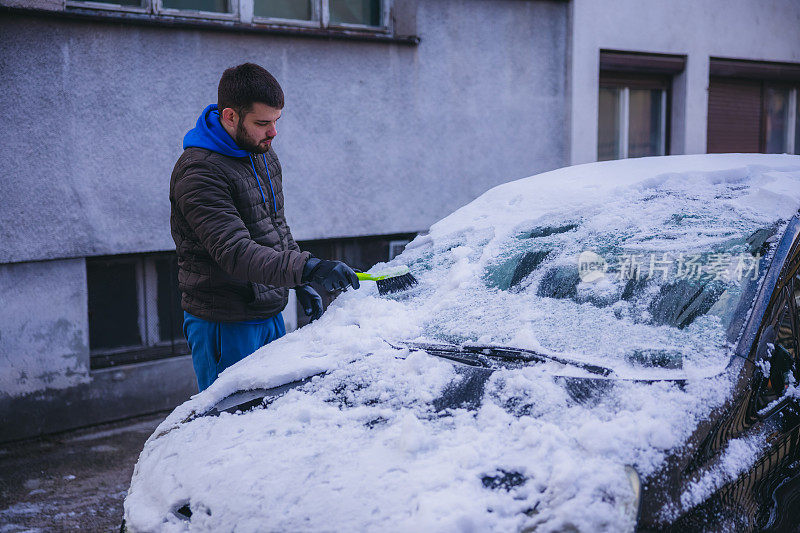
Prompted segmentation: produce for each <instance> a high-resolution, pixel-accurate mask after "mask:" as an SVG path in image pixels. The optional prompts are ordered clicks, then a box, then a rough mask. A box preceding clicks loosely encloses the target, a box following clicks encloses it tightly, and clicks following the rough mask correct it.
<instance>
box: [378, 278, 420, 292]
mask: <svg viewBox="0 0 800 533" xmlns="http://www.w3.org/2000/svg"><path fill="white" fill-rule="evenodd" d="M417 283H418V282H417V278H415V277H414V276H413V275H411V273H408V274H403V275H402V276H395V277H393V278H386V279H382V280H378V281H376V282H375V284H376V285H377V286H378V294H380V295H381V296H383V295H384V294H391V293H394V292H400V291H404V290H406V289H410V288H411V287H413V286H414V285H416V284H417Z"/></svg>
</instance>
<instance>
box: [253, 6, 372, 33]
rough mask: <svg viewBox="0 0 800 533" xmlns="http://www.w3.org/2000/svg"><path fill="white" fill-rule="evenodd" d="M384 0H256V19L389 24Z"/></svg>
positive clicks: (325, 23)
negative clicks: (386, 19)
mask: <svg viewBox="0 0 800 533" xmlns="http://www.w3.org/2000/svg"><path fill="white" fill-rule="evenodd" d="M383 3H384V2H382V1H381V0H253V15H254V21H256V22H259V21H260V20H259V19H267V20H274V21H275V22H284V23H285V22H292V21H294V22H300V23H303V24H309V25H314V26H322V27H328V26H342V27H347V26H355V27H364V26H367V27H371V28H380V27H384V26H387V25H388V23H385V22H384V12H385V11H386V10H385V9H384V7H383Z"/></svg>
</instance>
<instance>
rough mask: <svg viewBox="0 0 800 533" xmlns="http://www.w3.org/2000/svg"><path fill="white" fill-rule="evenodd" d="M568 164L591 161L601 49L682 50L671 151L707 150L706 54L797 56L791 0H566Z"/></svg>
mask: <svg viewBox="0 0 800 533" xmlns="http://www.w3.org/2000/svg"><path fill="white" fill-rule="evenodd" d="M570 5H571V9H572V15H571V26H572V28H571V35H572V40H571V45H570V56H571V58H572V59H571V66H570V76H571V98H570V104H569V105H570V108H571V112H572V114H571V134H570V158H569V159H570V161H569V163H570V164H579V163H587V162H591V161H596V160H597V110H598V90H597V80H598V77H599V74H600V68H599V57H600V50H601V49H610V50H624V51H632V52H649V53H662V54H678V55H686V56H687V60H686V70H685V71H684V73H683V74H681V75H680V76H677V77H676V79H675V82H674V83H673V122H672V148H673V150H672V153H673V154H703V153H706V131H707V116H708V82H709V58H710V57H723V58H731V59H749V60H755V61H778V62H794V63H797V62H800V2H799V1H798V0H766V1H755V0H703V1H702V2H698V1H697V0H669V1H667V0H661V1H657V2H652V1H651V2H647V8H646V9H643V8H642V2H641V1H640V0H572V1H571V3H570Z"/></svg>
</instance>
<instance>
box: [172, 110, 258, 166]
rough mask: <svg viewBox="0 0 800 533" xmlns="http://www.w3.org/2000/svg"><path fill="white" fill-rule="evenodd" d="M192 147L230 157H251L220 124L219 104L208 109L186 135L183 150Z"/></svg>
mask: <svg viewBox="0 0 800 533" xmlns="http://www.w3.org/2000/svg"><path fill="white" fill-rule="evenodd" d="M190 146H195V147H197V148H205V149H206V150H211V151H212V152H217V153H219V154H222V155H227V156H230V157H248V156H249V155H250V154H249V153H248V152H247V151H246V150H242V149H241V148H239V145H238V144H236V141H234V140H233V138H231V136H230V135H228V132H227V131H225V128H223V127H222V124H220V122H219V110H218V109H217V104H211V105H210V106H208V107H206V108H205V109H204V110H203V112H202V113H201V114H200V117H199V118H198V119H197V124H196V125H195V127H194V128H192V129H191V130H189V131H188V133H186V135H184V137H183V149H184V150H185V149H186V148H189V147H190Z"/></svg>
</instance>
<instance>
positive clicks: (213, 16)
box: [145, 0, 252, 21]
mask: <svg viewBox="0 0 800 533" xmlns="http://www.w3.org/2000/svg"><path fill="white" fill-rule="evenodd" d="M145 1H146V2H150V4H151V6H152V9H153V14H155V15H166V16H169V17H188V18H200V19H210V20H231V21H236V20H241V10H240V8H239V2H240V1H245V2H247V1H248V0H227V2H228V11H227V12H225V13H218V12H216V11H200V10H192V9H175V8H170V7H164V5H163V3H164V0H145ZM251 1H252V0H251Z"/></svg>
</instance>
